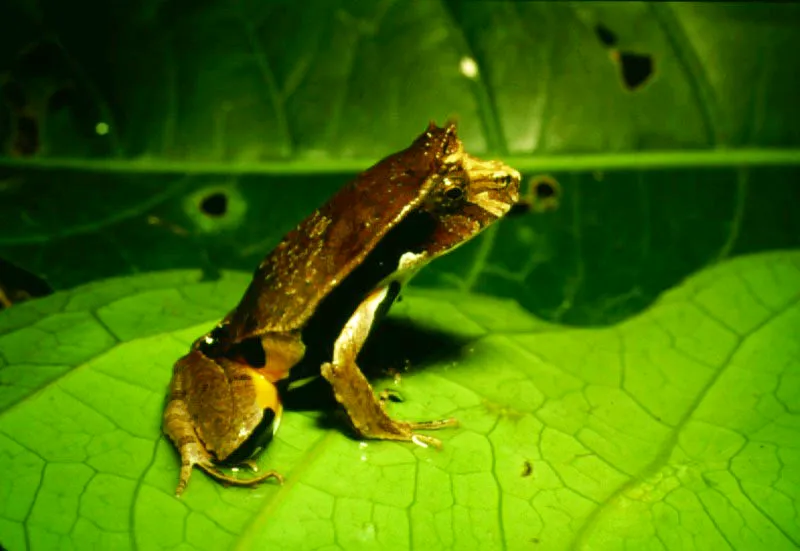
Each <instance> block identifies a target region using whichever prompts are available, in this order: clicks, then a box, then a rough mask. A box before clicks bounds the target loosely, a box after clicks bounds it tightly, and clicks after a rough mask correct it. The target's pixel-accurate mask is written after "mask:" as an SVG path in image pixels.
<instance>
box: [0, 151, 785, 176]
mask: <svg viewBox="0 0 800 551" xmlns="http://www.w3.org/2000/svg"><path fill="white" fill-rule="evenodd" d="M479 155H482V156H486V157H490V156H492V155H491V154H485V153H481V154H479ZM499 158H501V159H502V160H503V161H505V162H506V163H507V164H509V165H511V166H513V167H514V168H516V169H517V170H519V171H521V172H531V171H546V170H569V171H591V170H625V169H635V170H654V169H663V168H702V167H706V168H714V167H717V168H726V167H733V166H735V167H741V166H800V148H719V149H705V150H689V151H682V150H657V151H647V152H635V151H632V152H624V153H611V154H608V153H586V154H581V153H579V154H564V155H542V156H536V157H532V156H517V155H503V156H500V157H499ZM376 161H377V159H375V158H350V159H302V158H298V159H294V160H287V161H278V160H276V161H267V162H260V163H252V162H247V163H237V162H225V161H173V160H168V159H153V158H140V159H126V160H122V159H106V160H89V159H69V158H48V159H36V160H25V159H17V158H2V157H0V167H9V168H23V169H29V170H81V171H86V172H116V173H120V174H130V173H163V174H169V173H180V174H192V175H196V174H265V175H305V174H309V175H311V174H355V173H359V172H361V171H363V170H365V169H366V168H368V167H370V166H372V165H373V164H375V162H376Z"/></svg>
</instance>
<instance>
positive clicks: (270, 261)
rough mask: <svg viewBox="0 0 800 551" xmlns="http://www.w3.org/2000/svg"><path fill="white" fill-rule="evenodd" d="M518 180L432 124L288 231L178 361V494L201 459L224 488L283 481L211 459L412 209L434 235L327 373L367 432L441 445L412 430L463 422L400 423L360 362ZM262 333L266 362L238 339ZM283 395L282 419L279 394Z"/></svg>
mask: <svg viewBox="0 0 800 551" xmlns="http://www.w3.org/2000/svg"><path fill="white" fill-rule="evenodd" d="M519 181H520V175H519V173H518V172H517V171H515V170H513V169H511V168H510V167H508V166H506V165H504V164H503V163H501V162H499V161H481V160H479V159H476V158H474V157H471V156H470V155H468V154H466V153H464V151H463V146H462V144H461V141H460V140H459V139H458V137H457V135H456V130H455V127H454V126H452V125H451V126H448V127H446V128H438V127H436V126H435V125H433V124H431V125H430V126H429V128H428V130H427V131H426V132H424V133H423V134H422V135H421V136H419V137H418V138H417V139H416V140H415V141H414V142H413V143H412V145H411V146H410V147H409V148H408V149H406V150H404V151H401V152H399V153H396V154H394V155H392V156H390V157H387V158H386V159H384V160H383V161H380V162H379V163H378V164H376V165H375V166H374V167H372V168H371V169H369V170H367V171H366V172H364V173H362V174H361V175H359V176H358V178H356V180H354V181H353V182H351V183H350V184H348V185H346V186H345V187H344V188H343V189H342V190H340V191H339V192H338V193H337V194H336V195H335V196H334V197H333V198H332V199H331V200H330V201H329V202H328V203H326V204H325V205H324V206H322V207H321V208H320V209H318V210H317V211H315V212H314V213H313V214H312V215H311V216H309V217H308V218H307V219H305V220H304V221H303V222H301V223H300V225H299V226H298V227H297V228H296V229H295V230H293V231H292V232H290V233H289V234H288V235H287V236H286V237H285V238H284V239H283V241H281V243H280V244H279V245H278V246H277V247H276V249H275V250H273V251H272V252H271V253H270V254H269V255H268V256H267V257H266V258H265V259H264V261H263V262H262V263H261V265H260V266H259V268H258V270H257V271H256V273H255V275H254V277H253V280H252V282H251V284H250V286H249V287H248V289H247V291H246V292H245V294H244V297H243V298H242V300H241V302H240V303H239V305H238V306H237V307H236V308H235V309H234V310H233V311H232V312H231V313H230V314H228V315H227V316H226V317H225V319H223V320H222V322H220V324H219V325H218V326H217V328H216V329H215V330H214V331H212V332H211V333H209V334H208V335H206V336H205V337H202V338H200V339H198V341H196V342H195V344H194V345H193V348H192V351H191V352H189V354H187V355H186V356H184V357H183V358H181V359H180V360H179V361H178V362H177V363H176V365H175V369H174V372H173V379H172V383H171V386H170V399H169V402H168V404H167V408H166V411H165V416H164V429H165V432H166V433H167V435H168V436H169V437H170V439H171V440H172V441H173V442H174V443H175V445H176V447H177V448H178V449H179V451H180V454H181V459H182V468H181V476H180V483H179V485H178V490H177V493H178V495H180V493H181V492H182V491H183V490H184V489H185V487H186V484H187V483H188V480H189V476H190V474H191V470H192V467H193V466H194V465H197V466H198V467H200V468H202V469H203V470H205V471H206V472H207V473H208V474H210V475H211V476H213V477H215V478H217V479H219V480H221V481H222V482H225V483H231V484H238V485H250V484H255V483H258V482H261V481H262V480H265V479H267V478H270V477H273V478H277V479H278V480H280V475H278V474H277V473H275V472H268V473H265V474H263V475H261V476H258V477H256V478H250V479H237V478H234V477H231V476H229V475H226V474H224V473H222V472H221V471H220V470H219V469H218V468H217V467H216V466H215V465H216V463H218V462H221V461H225V460H226V459H227V458H228V457H230V456H231V454H233V453H234V452H236V450H237V449H239V447H240V446H242V445H243V443H244V442H245V441H246V440H247V439H248V438H249V437H250V436H251V433H253V432H254V431H255V430H256V427H257V426H259V423H261V422H262V419H263V415H264V414H263V409H264V400H263V399H259V398H257V396H260V395H262V394H259V392H261V391H259V392H256V390H255V386H256V382H257V381H268V382H267V383H263V382H262V383H261V386H260V387H259V388H261V389H264V388H266V387H265V386H264V385H265V384H267V385H269V384H271V383H275V382H277V381H279V380H281V379H284V378H286V377H288V375H289V372H290V370H291V369H292V368H293V367H294V366H296V365H297V364H298V363H299V362H300V361H301V360H302V359H303V357H304V355H305V345H304V344H303V340H302V332H303V329H304V328H305V326H306V324H307V323H308V322H309V320H310V319H311V318H312V316H314V314H315V312H316V311H317V309H318V307H319V305H320V303H321V302H322V301H323V300H324V299H325V298H326V297H328V296H330V294H331V293H332V292H333V291H334V290H335V289H336V288H337V287H338V286H340V285H341V283H342V281H343V280H345V279H346V278H347V277H348V276H349V275H350V274H351V273H352V272H353V271H354V270H355V269H356V268H357V267H359V266H360V265H361V264H362V263H364V262H365V259H367V258H368V255H369V254H370V253H371V252H372V251H373V250H375V248H376V247H377V246H378V245H379V244H380V243H381V242H382V239H383V238H384V237H385V236H386V235H387V234H388V233H389V232H390V231H391V230H392V229H393V228H395V227H396V226H397V225H398V224H399V223H400V222H401V221H403V220H404V219H406V217H408V216H409V215H410V213H412V212H416V213H418V214H420V215H423V216H425V217H426V220H428V221H429V222H430V229H429V230H426V231H427V232H428V233H425V234H424V235H423V236H422V240H421V241H420V238H419V236H418V235H416V236H415V237H414V239H415V241H414V251H413V252H412V251H411V250H410V249H411V246H410V244H409V250H408V252H405V253H403V254H402V255H399V258H396V259H395V262H397V265H396V267H395V268H393V269H392V270H390V272H389V273H388V275H387V276H386V277H384V278H383V279H381V280H380V281H375V282H374V284H371V290H370V291H368V292H366V294H365V295H364V297H363V299H361V300H360V304H359V305H358V306H357V307H356V308H355V310H354V311H353V312H352V313H351V314H350V315H349V319H348V321H347V322H346V323H345V325H344V327H343V328H342V329H341V332H340V333H339V336H338V337H337V338H336V340H335V343H333V348H332V350H333V357H332V358H330V360H329V361H325V362H323V364H322V366H321V372H322V375H323V376H324V377H325V379H327V380H328V381H329V382H330V384H331V386H332V387H333V390H334V394H335V396H336V399H337V400H338V401H339V402H340V403H341V404H342V405H343V406H344V408H345V410H346V411H347V413H348V415H349V417H350V420H351V421H352V424H353V427H354V428H355V429H356V431H357V432H358V433H359V434H360V435H361V436H363V437H365V438H374V439H388V440H401V441H415V442H417V443H419V444H423V445H427V444H430V445H434V446H439V445H440V442H439V441H438V440H437V439H435V438H432V437H430V436H426V435H421V434H417V433H416V432H415V431H417V430H428V429H438V428H442V427H448V426H454V425H455V424H456V421H455V420H454V419H446V420H441V421H430V422H409V421H396V420H393V419H392V418H391V417H389V415H388V414H387V413H386V411H385V409H384V406H383V403H382V402H381V400H379V399H378V398H376V396H375V394H374V392H373V390H372V387H371V386H370V384H369V382H368V381H367V379H366V378H365V377H364V375H363V374H362V372H361V370H360V369H359V368H358V365H357V363H356V359H357V357H358V354H359V352H360V350H361V348H362V346H363V344H364V342H365V341H366V338H367V336H368V334H369V332H370V329H371V328H372V326H373V325H374V324H375V323H376V322H377V321H379V318H380V316H381V315H382V313H383V312H385V310H386V308H387V307H388V306H389V305H390V304H391V301H392V300H394V298H395V296H396V294H397V293H396V292H393V291H392V290H393V289H395V290H396V289H397V288H399V287H400V286H402V285H403V284H405V283H406V282H407V281H408V280H409V279H410V278H411V277H412V276H413V275H414V274H415V273H416V272H417V271H418V270H419V269H421V268H422V267H423V266H424V265H425V264H427V263H428V262H430V261H431V260H433V259H434V258H436V257H438V256H441V255H442V254H445V253H447V252H449V251H451V250H453V249H454V248H456V247H458V246H459V245H461V244H463V243H464V242H466V241H468V240H469V239H471V238H472V237H474V236H475V235H477V234H478V233H479V232H480V231H481V230H483V229H484V228H486V227H487V226H488V225H490V224H491V223H493V222H495V221H496V220H498V219H499V218H501V217H502V216H504V215H505V214H506V213H507V212H508V210H509V209H510V208H511V206H512V205H514V204H515V203H516V202H517V201H518V200H519ZM425 227H426V228H428V226H427V225H426V226H425ZM403 235H404V234H403ZM401 237H402V235H401ZM320 319H321V318H320ZM254 340H255V341H256V342H257V343H258V344H257V346H258V347H259V349H260V350H262V352H263V354H264V357H265V358H266V362H265V364H264V365H263V366H260V365H255V364H253V363H252V361H251V360H249V359H248V357H247V355H246V354H244V353H240V352H239V348H238V347H240V345H242V343H246V342H253V341H254ZM259 400H260V401H259ZM275 402H276V405H275V406H274V407H275V409H276V411H278V416H277V419H279V418H280V415H279V411H280V404H279V400H278V398H277V397H275Z"/></svg>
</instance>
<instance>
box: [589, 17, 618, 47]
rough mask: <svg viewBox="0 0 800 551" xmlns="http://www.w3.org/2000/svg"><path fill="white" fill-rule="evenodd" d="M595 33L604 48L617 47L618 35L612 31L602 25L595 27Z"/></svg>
mask: <svg viewBox="0 0 800 551" xmlns="http://www.w3.org/2000/svg"><path fill="white" fill-rule="evenodd" d="M594 33H595V34H596V35H597V38H598V39H599V40H600V42H602V43H603V46H609V47H612V46H616V45H617V35H615V34H614V33H613V32H611V29H609V28H608V27H606V26H605V25H603V24H602V23H598V24H597V25H595V27H594Z"/></svg>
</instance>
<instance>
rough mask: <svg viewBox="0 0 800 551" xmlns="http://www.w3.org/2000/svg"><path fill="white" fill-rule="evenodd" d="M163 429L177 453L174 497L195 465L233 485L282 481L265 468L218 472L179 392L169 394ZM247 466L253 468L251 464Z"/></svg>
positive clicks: (187, 479)
mask: <svg viewBox="0 0 800 551" xmlns="http://www.w3.org/2000/svg"><path fill="white" fill-rule="evenodd" d="M164 432H166V433H167V436H169V438H170V440H172V441H173V442H174V443H175V447H176V448H178V452H179V453H180V455H181V473H180V478H179V480H178V487H177V488H176V489H175V495H177V496H180V495H181V494H182V493H183V492H184V490H185V489H186V485H187V484H189V478H190V477H191V476H192V469H193V468H194V467H195V466H197V467H198V468H200V469H202V470H204V471H205V472H206V473H208V475H209V476H211V477H213V478H216V479H217V480H219V481H221V482H223V483H225V484H231V485H234V486H253V485H255V484H259V483H261V482H263V481H265V480H267V479H269V478H275V479H276V480H278V482H280V483H282V482H283V477H281V475H279V474H278V473H276V472H275V471H269V472H267V473H264V474H262V475H260V476H257V477H254V478H235V477H233V476H230V475H228V474H225V473H224V472H222V471H221V470H220V469H219V468H218V467H217V466H216V464H215V463H214V460H213V458H212V457H211V454H209V453H208V451H206V449H205V447H204V446H203V445H202V443H201V442H200V439H199V438H198V437H197V433H196V432H195V430H194V424H193V423H192V419H191V417H190V415H189V411H188V409H187V408H186V403H185V402H184V401H183V398H182V396H180V394H179V393H178V394H177V395H176V393H175V392H173V394H172V396H170V400H169V403H168V404H167V408H166V410H165V412H164ZM250 467H251V469H253V470H255V468H254V467H253V466H252V465H250Z"/></svg>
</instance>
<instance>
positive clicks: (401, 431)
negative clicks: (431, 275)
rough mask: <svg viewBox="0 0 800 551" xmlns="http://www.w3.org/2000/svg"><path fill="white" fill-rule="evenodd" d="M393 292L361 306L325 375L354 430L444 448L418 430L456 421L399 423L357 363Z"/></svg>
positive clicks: (376, 295)
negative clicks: (378, 317) (359, 354)
mask: <svg viewBox="0 0 800 551" xmlns="http://www.w3.org/2000/svg"><path fill="white" fill-rule="evenodd" d="M389 292H390V289H389V287H388V286H387V287H382V288H380V289H377V290H375V291H373V292H372V293H371V294H370V295H369V296H368V297H367V298H366V299H365V300H364V301H363V302H362V303H361V304H360V305H359V307H358V308H357V309H356V311H355V313H354V314H353V315H352V316H351V317H350V320H349V321H348V322H347V324H346V325H345V327H344V329H343V330H342V332H341V334H340V335H339V338H338V339H336V343H335V344H334V349H333V362H328V363H325V364H323V365H322V375H323V376H324V377H325V378H326V379H327V380H328V382H329V383H330V384H331V386H333V391H334V394H335V395H336V399H337V400H338V401H339V403H341V404H342V405H343V406H344V408H345V409H346V410H347V414H348V415H349V416H350V420H351V421H352V423H353V427H354V428H355V429H356V431H357V432H358V433H359V434H360V435H361V436H363V437H365V438H374V439H378V440H405V441H414V442H417V443H421V444H427V445H432V446H436V447H440V446H441V442H440V441H439V440H438V439H436V438H433V437H430V436H425V435H422V434H416V433H415V432H414V431H415V430H433V429H442V428H446V427H454V426H457V425H458V422H457V421H456V420H455V419H442V420H439V421H425V422H411V421H395V420H394V419H392V418H391V417H389V415H388V414H387V413H386V410H385V409H384V406H383V403H382V401H381V400H379V399H378V398H377V397H376V396H375V393H374V392H373V390H372V386H370V384H369V382H368V381H367V378H366V377H364V374H363V373H362V372H361V370H360V369H359V368H358V365H357V364H356V357H357V356H358V353H359V352H360V351H361V347H362V346H363V345H364V341H366V339H367V336H368V335H369V330H370V328H371V327H372V325H373V323H374V322H375V318H376V314H377V313H378V311H379V309H380V307H381V305H382V304H383V303H384V301H386V300H387V299H388V297H389Z"/></svg>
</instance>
